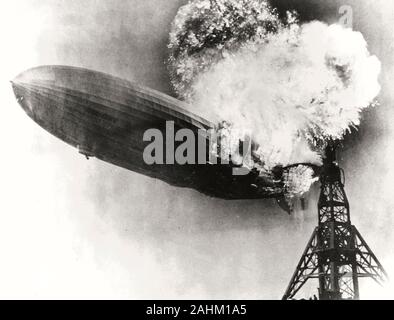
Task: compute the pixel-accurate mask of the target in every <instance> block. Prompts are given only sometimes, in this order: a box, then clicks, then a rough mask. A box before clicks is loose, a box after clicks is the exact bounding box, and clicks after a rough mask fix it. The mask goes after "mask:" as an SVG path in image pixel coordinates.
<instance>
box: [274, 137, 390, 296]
mask: <svg viewBox="0 0 394 320" xmlns="http://www.w3.org/2000/svg"><path fill="white" fill-rule="evenodd" d="M335 151H336V146H335V144H334V143H330V144H329V145H328V146H327V148H326V158H325V160H324V163H323V167H322V172H321V174H320V182H321V189H320V198H319V202H318V215H319V224H318V226H317V227H316V228H315V230H314V231H313V233H312V237H311V238H310V240H309V242H308V245H307V247H306V249H305V251H304V253H303V255H302V257H301V260H300V262H299V263H298V265H297V269H296V271H295V272H294V275H293V277H292V279H291V281H290V283H289V286H288V287H287V290H286V293H285V294H284V296H283V298H282V299H284V300H286V299H292V298H294V296H295V295H296V293H297V292H298V291H299V290H300V289H301V288H302V286H303V285H304V284H305V283H306V282H307V281H308V280H309V279H313V278H316V279H318V281H319V294H318V296H319V299H321V300H356V299H359V283H358V279H359V278H361V277H369V278H372V279H374V280H375V281H376V282H378V283H379V284H382V282H383V281H384V280H385V279H387V274H386V272H385V271H384V269H383V267H382V265H381V264H380V262H379V261H378V259H377V258H376V257H375V255H374V254H373V252H372V251H371V249H370V248H369V247H368V245H367V243H366V242H365V241H364V239H363V238H362V237H361V235H360V233H359V232H358V230H357V229H356V227H355V226H354V225H352V224H351V221H350V211H349V202H348V200H347V197H346V194H345V190H344V173H343V170H342V169H341V168H339V166H338V164H337V163H336V156H335Z"/></svg>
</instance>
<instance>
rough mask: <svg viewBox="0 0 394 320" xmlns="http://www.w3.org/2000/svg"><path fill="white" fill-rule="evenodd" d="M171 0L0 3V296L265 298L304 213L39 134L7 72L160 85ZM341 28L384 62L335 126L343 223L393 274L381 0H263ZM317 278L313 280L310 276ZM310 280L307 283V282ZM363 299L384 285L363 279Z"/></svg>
mask: <svg viewBox="0 0 394 320" xmlns="http://www.w3.org/2000/svg"><path fill="white" fill-rule="evenodd" d="M185 2H186V1H180V0H165V1H164V0H146V1H137V0H127V1H124V0H111V1H110V0H100V1H99V0H95V1H94V0H84V1H77V0H67V1H65V0H63V1H62V0H50V1H49V0H39V1H38V0H17V1H15V0H4V1H1V4H0V39H1V40H2V47H1V50H0V70H1V72H0V99H1V100H0V101H1V107H0V143H1V146H2V152H1V157H0V170H1V172H0V179H1V182H0V196H1V198H0V199H1V202H0V254H1V256H2V259H1V263H0V298H7V299H8V298H22V299H23V298H36V299H42V298H54V299H57V298H66V299H67V298H74V299H83V298H92V299H99V298H108V299H115V298H119V299H159V298H161V299H176V298H186V299H188V298H193V299H198V298H202V299H277V298H280V297H281V296H282V294H283V293H284V290H285V289H286V286H287V284H288V281H289V280H290V277H291V275H292V273H293V271H294V268H295V266H296V264H297V263H298V260H299V258H300V257H301V254H302V252H303V250H304V248H305V246H306V243H307V241H308V239H309V237H310V235H311V233H312V230H313V228H314V226H315V224H316V223H317V209H316V197H317V195H318V193H317V190H313V191H312V192H311V194H310V197H309V201H308V202H309V206H308V210H306V211H305V212H302V213H297V214H295V215H293V216H289V215H287V214H286V213H285V212H283V211H281V210H280V209H278V208H277V207H276V206H275V204H274V203H273V201H272V200H254V201H225V200H219V199H212V198H209V197H206V196H204V195H202V194H199V193H198V192H196V191H193V190H188V189H180V188H175V187H172V186H169V185H167V184H165V183H164V182H161V181H159V180H155V179H152V178H148V177H145V176H142V175H139V174H137V173H134V172H130V171H127V170H125V169H122V168H118V167H115V166H113V165H110V164H107V163H104V162H101V161H99V160H97V159H90V160H89V161H87V160H86V159H85V158H84V157H83V156H82V155H80V154H78V152H77V150H75V149H73V148H72V147H70V146H68V145H66V144H65V143H63V142H62V141H60V140H58V139H57V138H55V137H53V136H51V135H50V134H49V133H47V132H46V131H45V130H43V129H42V128H40V127H39V126H38V125H37V124H35V123H34V122H33V121H32V120H31V119H30V118H28V117H27V116H26V114H25V113H24V112H23V110H22V109H21V108H20V107H19V106H18V104H17V102H16V100H15V98H14V96H13V93H12V90H11V85H10V83H9V81H10V80H12V79H13V78H14V77H15V76H16V75H17V74H18V73H20V72H22V71H24V70H26V69H28V68H31V67H34V66H38V65H43V64H64V65H73V66H80V67H85V68H91V69H94V70H99V71H103V72H107V73H110V74H113V75H116V76H120V77H122V78H125V79H129V80H133V81H136V82H138V83H141V84H143V85H145V86H148V87H151V88H154V89H157V90H160V91H163V92H166V93H169V94H171V93H172V92H171V88H170V83H169V78H168V74H167V71H166V66H165V61H166V58H167V50H166V43H167V41H168V33H169V30H170V24H171V21H172V19H173V18H174V17H175V14H176V12H177V9H178V8H179V6H180V5H182V4H184V3H185ZM273 2H274V4H276V5H277V6H278V8H279V9H280V10H283V9H286V8H289V7H295V8H298V9H300V12H301V16H302V17H303V19H305V20H311V19H321V20H325V21H327V22H330V23H333V22H336V21H337V20H338V19H339V17H340V14H339V13H338V10H339V8H340V6H341V5H343V4H346V5H350V6H351V8H352V9H353V18H354V29H355V30H358V31H361V32H362V33H363V35H364V37H365V38H366V40H367V42H368V43H369V49H370V51H371V53H373V54H375V55H377V56H378V57H379V59H380V60H381V62H382V64H383V71H382V75H381V84H382V92H381V95H380V96H379V100H380V106H379V107H376V108H374V109H371V110H368V111H367V112H366V113H365V114H363V122H362V125H361V126H360V128H359V130H358V132H355V133H353V134H352V135H350V136H348V137H346V140H345V142H344V148H343V150H342V151H341V153H340V164H341V166H342V167H343V168H344V169H345V172H346V186H345V188H346V191H347V195H348V198H349V201H350V207H351V215H352V222H353V223H354V224H355V225H356V226H357V228H358V230H359V231H360V232H361V234H362V235H363V237H364V238H365V239H366V241H367V242H368V244H369V245H370V247H371V248H372V250H374V252H375V254H376V255H377V256H378V258H379V259H380V260H381V262H382V264H383V265H384V266H385V267H386V269H387V271H388V273H389V274H394V246H392V245H391V244H392V243H393V240H394V218H393V213H394V169H393V166H392V164H393V159H394V139H393V137H394V121H393V120H394V108H393V92H394V91H393V90H392V83H393V82H394V74H393V65H394V64H393V62H394V61H393V59H394V54H393V53H394V52H393V51H394V47H393V46H394V41H393V40H394V39H393V34H394V32H393V28H394V26H393V22H394V3H393V2H392V1H390V0H378V1H376V0H347V1H339V0H338V1H327V0H324V1H323V0H308V1H307V0H302V1H298V0H293V1H283V0H279V1H274V0H273ZM316 286H317V284H316V285H315V287H316ZM313 289H314V288H313ZM361 296H362V297H364V298H394V290H393V285H391V284H388V285H387V286H386V287H385V288H379V287H377V286H375V285H372V283H370V282H368V283H365V284H364V282H362V285H361Z"/></svg>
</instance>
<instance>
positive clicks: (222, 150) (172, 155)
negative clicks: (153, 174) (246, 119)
mask: <svg viewBox="0 0 394 320" xmlns="http://www.w3.org/2000/svg"><path fill="white" fill-rule="evenodd" d="M163 131H164V130H159V129H155V128H151V129H148V130H146V131H145V132H144V136H143V141H145V142H149V144H148V145H146V147H145V149H144V152H143V159H144V162H145V163H146V164H148V165H153V164H168V165H171V164H178V165H188V164H189V165H194V164H201V165H205V164H219V163H220V164H231V165H232V173H233V175H246V174H248V173H249V169H248V165H247V164H248V163H250V161H251V147H252V141H251V133H250V131H248V130H237V129H229V128H219V129H208V130H205V129H198V130H191V129H188V128H182V129H179V130H175V123H174V121H166V127H165V131H164V132H163Z"/></svg>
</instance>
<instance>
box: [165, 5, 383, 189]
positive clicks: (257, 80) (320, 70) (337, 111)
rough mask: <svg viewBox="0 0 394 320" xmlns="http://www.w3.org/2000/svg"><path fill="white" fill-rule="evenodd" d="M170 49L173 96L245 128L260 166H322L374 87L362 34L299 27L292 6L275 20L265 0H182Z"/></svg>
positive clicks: (375, 64)
mask: <svg viewBox="0 0 394 320" xmlns="http://www.w3.org/2000/svg"><path fill="white" fill-rule="evenodd" d="M230 9H234V12H233V11H231V10H230ZM239 21H240V22H239ZM169 48H170V71H171V72H172V80H173V85H174V88H175V90H176V91H177V92H178V93H179V95H180V97H183V98H185V99H186V100H188V102H190V106H191V108H192V110H193V111H194V112H195V113H197V114H200V115H202V116H204V117H207V118H208V119H209V120H211V121H213V122H216V123H221V122H226V123H229V124H230V127H231V128H232V129H233V130H234V132H245V130H249V132H251V133H252V138H253V140H254V142H255V144H256V146H257V148H256V149H255V150H254V153H255V155H256V156H257V157H258V158H259V163H261V164H263V166H262V167H261V168H260V169H262V170H264V171H270V170H271V169H273V168H274V167H276V166H288V165H291V164H296V163H310V164H315V165H320V164H321V154H322V151H323V147H324V144H325V142H327V140H328V139H342V138H343V137H344V135H345V133H346V132H349V131H350V130H351V129H352V128H356V127H357V126H358V125H359V124H360V112H361V111H362V110H363V109H365V108H367V107H369V106H371V105H374V99H375V98H376V96H377V95H378V93H379V91H380V85H379V82H378V76H379V74H380V69H381V66H380V62H379V60H378V58H377V57H375V56H372V55H370V53H369V51H368V48H367V43H366V41H365V40H364V38H363V36H362V34H361V33H359V32H355V31H352V30H351V29H347V28H345V27H343V26H340V25H336V24H333V25H327V24H325V23H322V22H317V21H314V22H311V23H307V24H303V25H300V24H299V23H298V21H297V18H296V14H295V13H288V15H287V20H286V21H282V20H280V19H279V17H278V15H277V13H276V11H275V10H273V9H272V8H270V6H269V5H268V4H267V2H266V1H263V0H255V1H251V2H248V1H241V2H239V3H238V5H235V3H234V1H233V0H215V1H207V0H197V1H194V2H190V3H189V4H187V5H186V6H184V7H182V8H181V9H180V10H179V13H178V15H177V17H176V18H175V20H174V23H173V27H172V32H171V34H170V44H169ZM240 138H241V137H240ZM233 140H234V141H238V139H233ZM234 148H236V147H234ZM307 176H309V175H298V177H299V178H300V179H301V178H302V177H303V178H307ZM309 182H311V181H309ZM307 184H309V183H307ZM295 185H302V184H300V183H296V184H295ZM299 192H300V193H301V192H303V190H299ZM296 193H297V192H296Z"/></svg>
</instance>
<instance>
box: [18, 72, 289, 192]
mask: <svg viewBox="0 0 394 320" xmlns="http://www.w3.org/2000/svg"><path fill="white" fill-rule="evenodd" d="M12 86H13V90H14V93H15V96H16V98H17V101H18V103H19V104H20V105H21V107H22V108H23V109H24V110H25V112H26V113H27V114H28V115H29V117H31V118H32V119H33V120H34V121H35V122H36V123H38V124H39V125H40V126H41V127H42V128H44V129H45V130H47V131H48V132H50V133H51V134H53V135H54V136H56V137H58V138H59V139H61V140H63V141H64V142H66V143H68V144H70V145H71V146H73V147H75V148H77V149H78V150H79V152H80V153H82V154H83V155H85V156H86V157H96V158H98V159H101V160H103V161H106V162H109V163H112V164H114V165H117V166H120V167H123V168H126V169H128V170H131V171H134V172H138V173H141V174H144V175H146V176H149V177H153V178H157V179H160V180H163V181H165V182H167V183H169V184H171V185H174V186H178V187H187V188H192V189H195V190H198V191H200V192H202V193H204V194H206V195H209V196H213V197H219V198H224V199H258V198H269V197H276V198H280V197H282V195H283V190H282V189H283V188H282V186H281V185H279V184H278V182H274V181H275V180H274V178H273V177H272V176H270V175H269V174H267V175H262V174H261V173H257V172H255V171H250V172H249V173H248V174H246V175H238V176H237V175H233V168H234V165H233V164H231V163H230V164H212V163H206V164H186V165H179V164H177V163H175V164H152V165H149V164H146V163H145V161H144V158H143V152H144V149H145V147H146V146H147V145H148V144H149V143H150V142H147V141H144V139H143V136H144V133H145V132H146V130H148V129H158V130H160V131H161V132H162V133H163V136H164V141H165V140H166V138H165V134H166V132H165V131H166V122H168V121H173V123H174V128H175V131H177V130H179V129H183V128H187V129H190V130H192V131H193V132H194V133H195V134H196V135H197V134H198V130H199V129H205V130H207V129H210V128H213V127H214V125H213V124H212V123H210V122H208V121H206V120H204V119H202V118H201V117H199V116H197V115H194V114H192V113H190V112H188V111H187V110H186V109H185V107H186V105H185V104H184V103H183V102H181V101H179V100H177V99H174V98H172V97H170V96H168V95H165V94H163V93H160V92H158V91H154V90H151V89H148V88H143V87H141V86H138V85H135V84H132V83H130V82H128V81H125V80H122V79H119V78H116V77H113V76H110V75H107V74H104V73H100V72H96V71H91V70H87V69H82V68H75V67H68V66H43V67H38V68H34V69H30V70H28V71H25V72H24V73H22V74H20V75H19V76H18V77H17V78H16V79H14V80H13V81H12ZM219 163H220V162H219Z"/></svg>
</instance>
